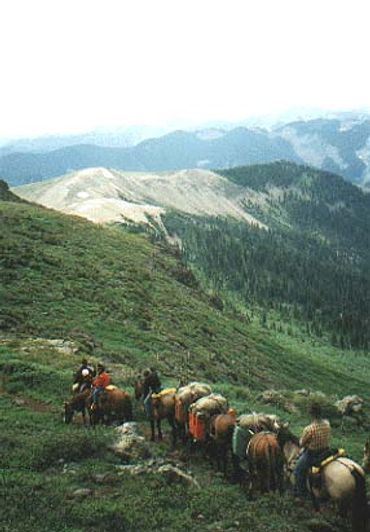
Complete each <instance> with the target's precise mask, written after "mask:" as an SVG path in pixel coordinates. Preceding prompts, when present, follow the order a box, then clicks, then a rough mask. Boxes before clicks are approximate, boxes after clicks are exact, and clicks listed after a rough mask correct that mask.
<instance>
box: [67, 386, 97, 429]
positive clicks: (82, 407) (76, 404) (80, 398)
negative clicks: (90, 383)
mask: <svg viewBox="0 0 370 532" xmlns="http://www.w3.org/2000/svg"><path fill="white" fill-rule="evenodd" d="M90 396H91V389H90V388H85V390H84V391H83V392H81V393H77V394H75V395H74V396H73V397H72V399H71V400H70V401H65V402H64V422H65V423H71V421H72V419H73V416H74V414H75V412H81V414H82V419H83V422H84V425H86V411H88V412H89V407H90V403H91V400H90Z"/></svg>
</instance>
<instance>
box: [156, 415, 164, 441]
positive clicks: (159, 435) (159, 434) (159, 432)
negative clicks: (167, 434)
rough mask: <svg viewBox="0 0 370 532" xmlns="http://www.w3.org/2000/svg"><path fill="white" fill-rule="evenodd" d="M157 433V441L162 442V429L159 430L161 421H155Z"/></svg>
mask: <svg viewBox="0 0 370 532" xmlns="http://www.w3.org/2000/svg"><path fill="white" fill-rule="evenodd" d="M157 432H158V440H160V441H161V440H163V434H162V428H161V420H160V419H157Z"/></svg>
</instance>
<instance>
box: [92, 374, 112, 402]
mask: <svg viewBox="0 0 370 532" xmlns="http://www.w3.org/2000/svg"><path fill="white" fill-rule="evenodd" d="M110 383H111V378H110V376H109V375H108V373H107V372H106V371H105V368H104V366H103V364H98V375H97V376H96V377H95V379H94V380H93V386H94V389H93V392H92V402H93V405H95V406H96V405H97V403H98V401H99V397H100V396H101V394H102V393H103V392H104V390H105V388H106V387H107V386H109V384H110Z"/></svg>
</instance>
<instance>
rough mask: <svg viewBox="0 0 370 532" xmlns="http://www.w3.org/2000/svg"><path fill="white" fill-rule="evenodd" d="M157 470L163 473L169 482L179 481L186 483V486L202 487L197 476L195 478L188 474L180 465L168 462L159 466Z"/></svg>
mask: <svg viewBox="0 0 370 532" xmlns="http://www.w3.org/2000/svg"><path fill="white" fill-rule="evenodd" d="M157 472H158V473H160V474H161V475H164V476H165V477H166V479H167V481H168V483H169V484H172V483H174V482H179V483H181V484H184V485H185V486H192V487H195V488H197V489H199V488H200V486H199V484H198V481H197V480H196V479H195V478H193V477H192V476H191V475H188V474H187V473H184V471H182V470H181V469H179V468H178V467H174V466H172V465H170V464H166V465H163V466H161V467H159V468H158V470H157Z"/></svg>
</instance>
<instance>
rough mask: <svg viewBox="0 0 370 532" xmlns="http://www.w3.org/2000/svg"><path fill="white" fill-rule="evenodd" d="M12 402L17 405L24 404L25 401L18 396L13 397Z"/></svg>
mask: <svg viewBox="0 0 370 532" xmlns="http://www.w3.org/2000/svg"><path fill="white" fill-rule="evenodd" d="M13 402H14V404H15V405H17V406H24V405H25V404H26V401H25V400H24V399H20V398H19V397H17V398H16V399H14V401H13Z"/></svg>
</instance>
